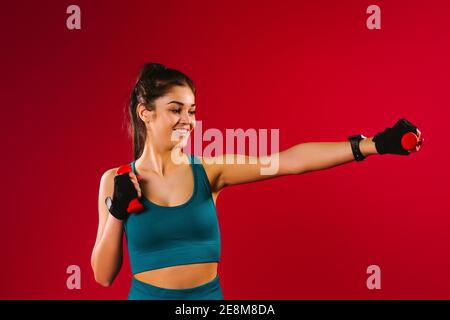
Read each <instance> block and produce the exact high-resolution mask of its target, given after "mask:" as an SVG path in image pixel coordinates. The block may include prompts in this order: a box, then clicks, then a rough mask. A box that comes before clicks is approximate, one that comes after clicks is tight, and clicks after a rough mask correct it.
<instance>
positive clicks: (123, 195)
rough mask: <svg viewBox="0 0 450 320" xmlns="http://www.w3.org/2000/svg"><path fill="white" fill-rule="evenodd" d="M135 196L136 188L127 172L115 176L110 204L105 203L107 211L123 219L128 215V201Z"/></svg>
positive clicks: (136, 194) (136, 195)
mask: <svg viewBox="0 0 450 320" xmlns="http://www.w3.org/2000/svg"><path fill="white" fill-rule="evenodd" d="M137 197H138V193H137V190H136V188H135V187H134V185H133V182H131V179H130V176H129V175H128V173H126V174H120V175H117V176H115V177H114V194H113V198H112V200H110V201H111V204H110V206H108V205H107V206H108V207H109V208H108V209H109V212H110V213H111V214H112V215H113V216H114V217H115V218H117V219H119V220H125V219H126V218H127V217H128V215H129V212H128V211H127V209H128V205H129V203H130V201H131V200H132V199H135V198H137ZM107 199H108V198H107ZM110 199H111V198H110Z"/></svg>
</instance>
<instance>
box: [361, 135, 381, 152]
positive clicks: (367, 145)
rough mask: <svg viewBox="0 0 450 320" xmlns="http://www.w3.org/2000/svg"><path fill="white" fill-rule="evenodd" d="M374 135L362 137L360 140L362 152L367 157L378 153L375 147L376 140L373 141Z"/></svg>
mask: <svg viewBox="0 0 450 320" xmlns="http://www.w3.org/2000/svg"><path fill="white" fill-rule="evenodd" d="M372 139H373V137H369V138H366V139H362V140H361V141H360V142H359V150H361V153H362V154H363V155H364V156H365V157H367V156H370V155H372V154H378V152H377V149H376V148H375V142H374V141H372Z"/></svg>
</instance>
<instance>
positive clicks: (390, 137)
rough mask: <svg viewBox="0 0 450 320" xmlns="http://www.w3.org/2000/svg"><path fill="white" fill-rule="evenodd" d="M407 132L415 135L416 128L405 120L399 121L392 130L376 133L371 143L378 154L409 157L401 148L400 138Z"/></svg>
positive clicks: (407, 152) (387, 129)
mask: <svg viewBox="0 0 450 320" xmlns="http://www.w3.org/2000/svg"><path fill="white" fill-rule="evenodd" d="M407 132H413V133H414V134H416V135H417V127H416V126H415V125H413V124H412V123H411V122H409V121H408V120H406V119H403V118H402V119H400V120H398V121H397V123H396V124H395V125H394V126H393V127H392V128H386V129H385V130H384V131H383V132H379V133H377V134H376V135H375V136H374V137H373V139H372V141H374V142H375V148H376V149H377V152H378V153H379V154H385V153H390V154H399V155H409V154H410V152H409V151H407V150H405V149H404V148H403V147H402V143H401V140H402V137H403V135H404V134H405V133H407Z"/></svg>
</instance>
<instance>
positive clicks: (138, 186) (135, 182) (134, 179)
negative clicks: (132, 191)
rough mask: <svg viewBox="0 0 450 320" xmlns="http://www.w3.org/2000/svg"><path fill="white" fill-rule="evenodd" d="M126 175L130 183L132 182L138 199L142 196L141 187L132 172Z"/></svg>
mask: <svg viewBox="0 0 450 320" xmlns="http://www.w3.org/2000/svg"><path fill="white" fill-rule="evenodd" d="M128 175H129V177H130V180H131V182H133V185H134V187H135V188H136V191H137V193H138V198H140V197H141V196H142V192H141V187H140V185H139V182H138V178H137V177H136V175H135V174H134V173H133V172H130V173H129V174H128Z"/></svg>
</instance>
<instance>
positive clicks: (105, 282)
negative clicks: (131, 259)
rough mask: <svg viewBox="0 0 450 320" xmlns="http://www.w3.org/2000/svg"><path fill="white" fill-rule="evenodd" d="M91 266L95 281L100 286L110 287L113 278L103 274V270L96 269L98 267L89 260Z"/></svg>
mask: <svg viewBox="0 0 450 320" xmlns="http://www.w3.org/2000/svg"><path fill="white" fill-rule="evenodd" d="M91 267H92V271H93V273H94V279H95V282H97V283H98V284H100V285H101V286H102V287H105V288H107V287H110V286H111V284H112V283H113V280H114V279H113V278H111V277H108V276H107V275H105V272H102V271H100V270H98V268H96V267H95V263H94V261H93V260H92V261H91Z"/></svg>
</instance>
